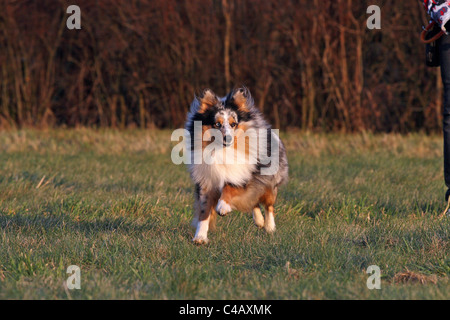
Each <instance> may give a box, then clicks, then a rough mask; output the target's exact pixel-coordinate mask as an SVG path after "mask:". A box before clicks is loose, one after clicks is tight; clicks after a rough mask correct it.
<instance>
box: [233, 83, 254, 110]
mask: <svg viewBox="0 0 450 320" xmlns="http://www.w3.org/2000/svg"><path fill="white" fill-rule="evenodd" d="M233 102H234V104H235V105H236V106H237V107H238V110H239V111H243V112H248V111H249V110H250V108H251V107H252V106H253V98H252V95H251V94H250V91H249V90H248V89H247V88H245V87H242V88H238V89H235V90H234V91H233Z"/></svg>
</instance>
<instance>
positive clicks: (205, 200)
mask: <svg viewBox="0 0 450 320" xmlns="http://www.w3.org/2000/svg"><path fill="white" fill-rule="evenodd" d="M218 198H219V193H218V192H217V191H209V192H206V191H204V190H200V195H199V199H198V207H197V210H199V212H198V221H197V230H196V231H195V236H194V239H193V241H194V243H196V244H206V243H208V231H209V228H210V225H211V226H214V221H215V214H216V212H215V210H214V207H215V205H216V203H217V199H218Z"/></svg>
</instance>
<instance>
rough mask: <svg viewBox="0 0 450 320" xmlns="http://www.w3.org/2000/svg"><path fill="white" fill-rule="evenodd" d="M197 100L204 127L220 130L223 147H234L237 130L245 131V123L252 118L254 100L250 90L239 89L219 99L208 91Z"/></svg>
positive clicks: (199, 115) (198, 112) (200, 118)
mask: <svg viewBox="0 0 450 320" xmlns="http://www.w3.org/2000/svg"><path fill="white" fill-rule="evenodd" d="M197 99H198V101H199V108H198V111H197V114H198V117H197V118H198V120H201V121H202V125H203V127H204V128H212V129H216V130H219V131H220V133H221V135H222V142H223V146H224V147H229V146H232V145H233V143H234V139H235V136H236V132H237V130H239V129H241V130H243V129H244V128H243V123H244V122H246V121H248V119H249V117H250V109H251V108H252V107H253V99H252V97H251V94H250V92H249V90H248V89H247V88H238V89H235V90H233V91H231V92H230V93H229V94H228V95H227V96H225V97H223V98H219V97H218V96H217V95H216V94H215V93H214V92H213V91H211V90H210V89H206V90H205V91H203V93H202V95H201V96H200V97H199V98H197Z"/></svg>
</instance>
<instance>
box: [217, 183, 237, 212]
mask: <svg viewBox="0 0 450 320" xmlns="http://www.w3.org/2000/svg"><path fill="white" fill-rule="evenodd" d="M240 190H242V188H234V187H232V186H230V185H225V186H224V187H223V189H222V195H221V196H220V199H219V201H218V202H217V206H216V211H217V213H218V214H219V215H220V216H222V217H223V216H226V215H227V214H228V213H230V212H231V211H233V208H232V207H231V205H232V204H231V201H232V199H233V196H234V195H235V194H236V193H238V192H240Z"/></svg>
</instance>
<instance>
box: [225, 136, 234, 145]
mask: <svg viewBox="0 0 450 320" xmlns="http://www.w3.org/2000/svg"><path fill="white" fill-rule="evenodd" d="M232 141H233V137H232V136H230V135H229V134H227V135H224V136H223V142H224V143H226V144H230V143H231V142H232Z"/></svg>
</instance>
